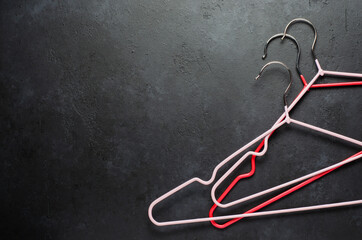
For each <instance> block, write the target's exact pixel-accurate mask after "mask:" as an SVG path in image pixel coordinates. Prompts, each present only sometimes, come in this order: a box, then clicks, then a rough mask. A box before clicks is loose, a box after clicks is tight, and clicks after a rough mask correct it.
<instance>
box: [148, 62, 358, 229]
mask: <svg viewBox="0 0 362 240" xmlns="http://www.w3.org/2000/svg"><path fill="white" fill-rule="evenodd" d="M274 63H279V64H282V65H284V64H283V63H280V62H274ZM284 66H285V65H284ZM264 68H265V67H264ZM264 68H263V69H264ZM288 70H289V69H288ZM289 72H290V70H289ZM316 80H317V77H315V78H314V79H312V81H311V82H310V83H309V84H308V85H307V86H306V87H305V88H304V89H303V90H302V92H301V93H300V94H299V96H298V97H297V98H296V99H295V100H294V101H293V102H292V104H291V105H290V106H289V107H287V106H286V104H285V112H284V113H283V114H282V116H281V117H280V118H279V119H278V121H277V123H276V124H274V126H273V127H272V128H271V129H269V130H268V131H266V132H265V133H264V134H262V135H260V136H259V137H257V138H256V139H254V140H253V141H251V142H250V143H248V144H247V145H245V146H244V147H242V148H240V149H239V150H237V151H236V152H235V153H233V154H232V155H230V156H229V157H228V158H226V159H225V160H223V161H222V162H221V163H219V164H218V165H217V166H216V167H215V169H214V171H213V174H212V176H211V178H210V179H209V180H206V181H205V180H202V179H200V178H197V177H195V178H192V179H190V180H188V181H186V182H185V183H183V184H181V185H179V186H178V187H176V188H174V189H172V190H171V191H169V192H167V193H165V194H164V195H162V196H161V197H159V198H157V199H156V200H154V201H153V202H152V203H151V205H150V206H149V209H148V215H149V218H150V220H151V221H152V222H153V223H154V224H155V225H157V226H167V225H175V224H185V223H196V222H204V221H211V220H222V219H231V218H235V217H242V216H243V217H245V216H249V217H250V216H253V215H255V216H261V215H262V214H265V215H270V214H271V213H270V212H269V213H267V212H264V213H262V212H259V213H252V214H246V215H243V214H241V215H228V216H221V217H212V218H197V219H187V220H178V221H167V222H158V221H156V220H155V219H154V218H153V215H152V210H153V208H154V207H155V206H156V205H157V204H158V203H159V202H161V201H163V200H164V199H166V198H168V197H169V196H171V195H173V194H174V193H176V192H178V191H180V190H181V189H183V188H184V187H186V186H188V185H190V184H191V183H193V182H199V183H200V184H203V185H209V184H211V183H212V182H213V181H214V180H215V177H216V173H217V171H218V170H219V169H220V168H221V167H222V166H223V165H224V164H226V163H227V162H228V161H230V160H231V159H233V158H234V157H235V156H237V155H238V154H240V153H241V152H242V151H244V150H246V149H247V148H249V147H250V146H252V145H253V144H254V143H256V142H258V141H259V140H260V139H262V138H264V137H265V136H267V135H268V134H270V133H271V132H272V131H274V130H275V129H277V128H278V127H280V126H282V125H283V124H285V123H290V122H293V123H296V124H298V125H301V126H304V127H307V128H311V129H313V130H316V131H320V132H323V133H326V134H329V135H332V136H335V137H338V138H342V139H344V140H346V141H350V142H353V143H356V144H358V145H359V146H362V142H360V141H358V140H355V139H351V138H348V137H345V136H343V135H340V134H336V133H333V132H331V131H328V130H324V129H321V128H318V127H315V126H312V125H309V124H305V123H302V122H299V121H297V120H293V119H290V117H289V114H288V112H289V111H290V110H291V109H292V108H293V107H294V106H295V105H296V104H297V103H298V101H299V100H300V99H301V98H302V97H303V96H304V94H305V93H306V92H307V91H308V89H309V88H310V86H311V85H312V84H313V83H314V82H315V81H316ZM289 87H290V85H289V86H288V88H287V90H288V89H289ZM284 100H285V103H286V99H285V98H284ZM284 117H286V118H285V119H284ZM283 119H284V120H283ZM281 120H283V121H281ZM280 121H281V122H280ZM266 140H267V139H266ZM267 145H268V142H267V141H265V147H264V149H263V151H262V152H260V153H256V152H248V153H247V154H249V155H250V154H253V155H257V156H260V155H262V154H264V153H265V152H266V149H267ZM244 156H245V155H244ZM360 157H362V156H356V157H354V158H351V160H350V161H353V160H356V159H358V158H360ZM244 159H245V158H241V159H239V160H238V162H236V163H235V164H234V165H233V167H232V168H231V169H229V171H228V172H227V173H225V174H224V176H226V175H227V174H230V173H231V172H232V171H233V170H234V169H235V168H236V167H237V166H238V165H239V164H241V162H242V161H243V160H244ZM350 161H343V162H340V163H338V164H335V165H332V166H330V167H329V168H330V169H331V168H334V167H337V166H342V165H344V164H346V163H348V162H350ZM327 170H329V169H322V170H320V171H327ZM319 173H320V172H315V173H312V174H315V175H317V174H319ZM224 176H223V177H224ZM313 176H314V175H313ZM309 177H310V176H309ZM300 181H302V180H300ZM218 182H219V183H220V182H221V181H218ZM215 185H216V184H215ZM213 200H214V202H215V204H217V205H219V206H220V204H219V203H218V202H217V201H216V199H215V198H214V199H213ZM237 201H239V200H237ZM360 203H362V201H360V200H357V201H350V202H344V203H336V204H334V205H333V204H332V205H331V204H328V205H319V206H310V207H304V208H298V209H284V210H278V211H282V212H280V213H283V212H286V211H289V212H293V211H305V210H308V209H309V210H312V209H316V208H318V207H319V208H327V207H337V206H347V205H354V204H360ZM235 204H237V203H235ZM221 207H223V206H221ZM303 209H304V210H303ZM274 214H276V212H275V213H274Z"/></svg>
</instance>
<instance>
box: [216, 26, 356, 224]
mask: <svg viewBox="0 0 362 240" xmlns="http://www.w3.org/2000/svg"><path fill="white" fill-rule="evenodd" d="M312 27H313V29H315V28H314V26H312ZM284 34H285V32H284V33H281V34H276V35H274V36H272V37H271V38H270V39H269V40H268V41H267V43H266V44H265V46H264V55H263V57H262V59H263V60H264V59H265V58H266V57H267V54H268V52H267V49H268V46H269V44H270V43H271V42H272V41H273V40H275V39H276V38H279V37H283V38H284V37H287V38H289V39H291V40H292V41H293V42H294V43H295V44H296V47H297V50H298V51H297V59H296V70H297V72H298V75H299V76H300V78H301V80H302V83H303V85H304V86H305V85H306V81H305V78H304V76H303V74H302V73H301V71H300V69H299V60H300V47H299V44H298V42H297V40H296V39H295V38H294V37H293V36H291V35H288V34H286V35H285V36H284ZM316 40H317V34H316V31H315V39H314V42H313V46H312V54H313V56H315V54H314V51H313V49H314V46H315V42H316ZM341 84H345V83H341ZM314 85H315V84H314ZM357 85H358V84H357ZM312 86H313V85H312ZM334 86H337V85H333V87H334ZM343 86H345V85H343ZM349 86H350V85H349ZM321 87H331V86H330V85H329V84H326V85H323V84H322V85H318V88H321ZM272 134H273V133H271V134H270V135H269V136H267V137H266V138H269V137H270V136H271V135H272ZM263 146H264V140H263V141H262V142H261V143H260V144H259V146H258V147H257V149H256V150H255V152H259V151H260V150H261V148H262V147H263ZM255 159H256V156H255V155H253V156H252V158H251V170H250V171H249V172H248V173H244V174H241V175H239V176H237V177H236V178H235V179H234V180H233V181H232V182H231V183H230V185H229V186H228V187H227V188H226V189H225V191H224V192H223V193H222V194H221V195H220V197H219V198H218V202H221V201H222V200H223V199H224V198H225V197H226V196H227V195H228V193H229V192H230V191H231V189H233V188H234V186H235V185H236V184H237V183H238V182H239V181H240V180H242V179H245V178H249V177H251V176H253V175H254V173H255ZM335 169H337V168H335ZM335 169H332V170H329V171H327V172H325V173H321V174H319V175H317V176H315V177H312V178H311V179H308V180H305V181H304V182H303V183H300V184H298V185H297V186H295V187H292V188H291V189H288V190H286V191H284V192H283V193H281V194H279V195H278V196H276V197H273V198H271V199H269V200H267V201H265V202H263V203H261V204H259V205H258V206H256V207H254V208H252V209H250V210H248V211H246V212H245V213H251V212H255V211H257V210H259V209H261V208H264V207H266V206H267V205H269V204H271V203H273V202H275V201H277V200H279V199H281V198H283V197H285V196H287V195H289V194H291V193H292V192H294V191H296V190H299V189H300V188H302V187H304V186H306V185H308V184H310V183H312V182H314V181H315V180H317V179H319V178H321V177H322V176H324V175H326V174H328V173H330V172H332V171H333V170H335ZM216 208H217V205H216V204H214V205H213V206H212V207H211V208H210V211H209V217H213V213H214V211H215V209H216ZM241 219H242V218H235V219H232V220H230V221H228V222H226V223H223V224H219V223H217V222H215V221H211V224H212V225H213V226H214V227H216V228H220V229H223V228H226V227H228V226H230V225H232V224H233V223H235V222H237V221H239V220H241Z"/></svg>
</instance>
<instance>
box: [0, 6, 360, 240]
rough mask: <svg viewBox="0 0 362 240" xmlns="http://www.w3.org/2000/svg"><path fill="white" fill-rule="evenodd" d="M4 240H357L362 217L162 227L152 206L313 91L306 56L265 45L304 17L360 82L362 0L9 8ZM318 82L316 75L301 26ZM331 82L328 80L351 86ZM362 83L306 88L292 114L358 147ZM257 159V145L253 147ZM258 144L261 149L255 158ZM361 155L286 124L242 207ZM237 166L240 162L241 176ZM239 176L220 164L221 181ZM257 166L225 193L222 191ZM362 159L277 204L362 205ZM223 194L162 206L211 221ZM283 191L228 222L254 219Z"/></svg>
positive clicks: (164, 211) (335, 63) (175, 215)
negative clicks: (301, 77) (306, 84)
mask: <svg viewBox="0 0 362 240" xmlns="http://www.w3.org/2000/svg"><path fill="white" fill-rule="evenodd" d="M0 6H1V24H0V31H1V34H0V48H1V50H0V52H1V62H0V66H1V67H0V79H1V81H0V99H1V115H0V126H1V127H0V129H1V134H0V136H1V137H0V139H1V161H0V170H1V174H0V182H1V184H0V196H1V197H0V206H1V217H2V220H3V221H2V222H3V223H2V224H1V227H0V232H1V235H3V237H1V239H67V240H68V239H176V240H177V239H360V238H361V235H362V208H361V207H360V206H357V207H345V208H340V209H334V210H323V211H315V212H309V213H298V214H288V215H281V216H269V217H258V218H250V219H243V220H241V221H239V222H237V223H236V224H234V225H232V226H231V227H229V228H227V229H224V230H219V229H216V228H214V227H213V226H212V225H211V224H210V223H208V222H206V223H199V224H194V225H192V224H191V225H180V226H171V227H157V226H155V225H153V224H152V223H151V222H150V220H149V219H148V216H147V209H148V206H149V204H150V203H151V202H152V201H153V200H155V199H156V198H157V197H159V196H161V195H162V194H164V193H165V192H167V191H169V190H170V189H172V188H174V187H176V186H177V185H179V184H181V183H183V182H184V181H186V180H188V179H190V178H192V177H195V176H198V177H200V178H202V179H209V178H210V177H211V173H212V171H213V169H214V167H215V166H216V165H217V164H218V163H219V162H221V161H222V160H223V159H224V158H226V157H227V156H228V155H229V154H231V153H233V152H234V151H235V150H237V149H238V148H240V147H241V146H243V145H245V144H246V143H248V142H249V141H251V140H252V139H254V138H255V137H257V136H258V135H260V134H261V133H263V132H264V131H266V130H267V129H269V128H270V127H271V126H272V124H273V123H274V122H275V121H276V120H277V119H278V117H279V116H280V115H281V114H282V113H283V101H282V96H283V92H284V90H285V88H286V86H287V84H288V75H287V73H286V71H285V70H284V69H283V68H282V67H280V66H270V67H269V68H268V69H267V70H266V71H265V73H264V74H263V75H262V77H261V78H260V79H259V80H258V81H254V78H255V76H256V75H257V74H258V72H259V70H260V68H261V67H262V66H263V65H264V64H265V63H266V62H267V61H268V60H269V61H271V60H280V61H283V62H285V63H286V64H287V65H288V66H289V67H290V68H291V69H292V72H293V79H294V83H293V85H292V89H291V92H290V93H289V95H288V102H289V103H290V102H291V101H292V100H293V99H294V98H295V97H296V96H297V94H298V93H299V91H301V89H302V83H301V81H300V80H299V79H298V78H297V74H296V71H295V57H296V54H297V52H296V47H295V45H294V44H293V43H292V42H290V41H289V40H285V41H283V42H281V41H280V40H275V41H273V42H272V43H271V45H270V48H269V52H268V57H267V59H266V60H265V61H263V60H262V59H261V56H262V54H263V46H264V44H265V42H266V41H267V39H269V37H271V36H272V35H274V34H276V33H280V32H282V31H283V29H284V27H285V26H286V24H287V23H288V22H289V21H290V20H292V19H293V18H296V17H304V18H307V19H309V20H310V21H312V22H313V23H314V25H315V26H316V28H317V30H318V42H317V45H316V54H317V56H318V59H319V61H320V63H321V65H322V67H323V68H324V69H327V70H337V71H348V72H362V63H361V61H362V58H361V56H362V46H361V39H362V38H361V37H362V26H361V24H362V13H361V8H362V2H361V1H360V0H349V1H330V0H323V1H317V0H309V1H307V0H293V1H290V0H288V1H287V0H283V1H276V0H264V1H261V0H260V1H244V0H241V1H235V0H231V1H224V0H211V1H206V0H185V1H168V0H154V1H147V0H132V1H131V0H128V1H119V0H117V1H116V0H104V1H99V0H79V1H69V0H64V1H55V0H39V1H35V0H31V1H29V0H28V1H25V0H23V1H20V0H13V1H1V3H0ZM288 33H290V34H292V35H293V36H295V37H296V38H297V40H298V41H299V44H300V46H301V52H302V54H301V65H300V67H301V70H302V73H303V74H304V76H305V77H306V79H307V81H310V80H311V78H312V77H313V76H314V74H315V73H316V67H315V64H314V62H313V59H312V56H311V52H310V48H311V44H312V40H313V31H312V30H311V28H310V27H308V26H307V25H304V24H298V25H293V26H292V27H291V28H290V31H288ZM355 80H356V79H354V80H353V79H345V78H330V77H324V78H321V79H319V80H318V82H319V83H326V82H340V81H355ZM361 91H362V89H361V87H343V88H333V89H332V88H329V89H313V90H310V91H309V92H308V93H307V94H306V95H305V97H303V99H302V100H301V101H300V103H298V105H297V106H296V107H295V109H293V111H292V112H291V117H293V118H295V119H298V120H300V121H304V122H307V123H310V124H314V125H316V126H319V127H323V128H326V129H329V130H332V131H336V132H338V133H341V134H344V135H346V136H349V137H353V138H356V139H362V128H361V122H362V104H361V103H362V95H361ZM251 149H255V146H253V148H251ZM251 149H250V150H251ZM359 150H361V148H360V147H358V146H355V145H353V144H350V143H346V142H344V141H341V140H336V139H334V138H332V137H328V136H325V135H323V134H320V133H316V132H314V131H312V130H308V129H304V128H302V127H298V126H296V125H287V126H283V127H281V128H280V129H279V130H278V131H277V132H276V133H275V134H274V135H273V137H272V138H271V139H270V145H269V149H268V151H267V153H266V154H265V155H264V156H263V157H258V158H257V160H256V173H255V174H254V176H253V177H251V178H248V179H246V180H243V181H241V182H240V183H239V184H238V185H237V186H236V187H235V188H234V190H233V191H232V192H231V194H230V195H229V196H227V198H226V199H225V202H230V201H232V200H236V199H237V198H240V197H243V196H247V195H249V194H252V193H255V192H257V191H261V190H264V189H266V188H268V187H272V186H275V185H277V184H280V183H282V182H285V181H288V180H291V179H294V178H297V177H299V176H302V175H305V174H307V173H310V172H312V171H315V170H318V169H320V168H323V167H326V166H329V165H330V164H333V163H336V162H338V161H341V160H343V159H345V158H347V157H348V156H350V155H352V154H354V153H356V152H357V151H359ZM235 161H236V159H234V160H232V161H231V163H230V164H227V167H230V166H231V164H232V163H234V162H235ZM226 170H227V168H226V167H224V168H222V169H221V170H220V172H219V173H218V175H217V177H220V176H221V174H222V173H224V172H225V171H226ZM248 171H250V159H249V158H248V159H247V160H246V161H245V162H244V163H243V164H241V165H240V166H239V167H238V168H237V169H236V170H235V172H234V173H233V174H232V175H231V176H230V177H229V178H227V179H226V180H225V182H224V183H223V184H221V186H220V189H219V190H218V191H217V195H219V194H221V192H222V191H223V190H224V189H225V188H226V186H227V185H228V184H229V183H230V182H231V181H232V180H233V178H234V177H236V176H237V175H239V174H242V173H246V172H248ZM361 171H362V165H361V164H360V163H358V162H355V163H351V164H348V165H346V166H344V167H342V168H340V169H338V170H336V171H335V172H333V173H330V174H329V175H327V176H325V177H323V178H322V179H319V180H318V181H316V182H314V183H312V184H311V185H309V186H307V187H305V188H304V189H301V190H299V191H297V192H295V193H293V194H291V195H290V196H288V197H286V198H284V199H282V200H280V201H278V202H276V203H274V204H272V205H270V206H268V207H266V208H265V209H264V210H274V209H280V208H289V207H301V206H307V205H315V204H324V203H332V202H339V201H348V200H356V199H361V198H362V181H361V180H362V179H361V174H360V173H361ZM210 190H211V186H201V185H199V184H193V185H191V186H190V187H188V188H187V189H185V190H183V191H181V192H179V193H177V194H175V195H174V196H172V197H170V198H169V199H167V200H165V201H164V202H162V203H160V204H159V205H157V206H156V207H155V209H154V212H153V213H154V216H155V218H156V219H157V220H158V221H167V220H177V219H188V218H196V217H207V216H208V212H209V209H210V207H211V206H212V201H211V200H210ZM272 196H274V195H268V196H266V197H261V198H258V199H256V200H252V201H250V202H247V203H244V204H240V205H238V206H235V207H233V208H231V209H221V210H220V209H217V210H216V212H215V215H216V216H220V215H224V214H236V213H242V212H244V211H246V210H248V209H250V208H251V207H253V206H255V205H256V204H258V203H260V202H262V201H265V200H267V199H269V198H270V197H272Z"/></svg>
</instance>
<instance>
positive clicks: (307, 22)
mask: <svg viewBox="0 0 362 240" xmlns="http://www.w3.org/2000/svg"><path fill="white" fill-rule="evenodd" d="M297 22H303V23H306V24H308V25H309V26H311V27H312V28H313V30H314V40H313V44H312V55H313V58H314V60H315V59H317V57H316V55H315V53H314V47H315V44H316V42H317V36H318V35H317V29H316V28H315V27H314V25H313V23H311V22H310V21H309V20H307V19H305V18H295V19H293V20H292V21H290V22H289V23H288V25H287V26H286V27H285V29H284V35H283V37H282V40H283V39H284V37H285V36H286V34H287V30H288V28H289V27H290V26H291V25H293V24H294V23H297Z"/></svg>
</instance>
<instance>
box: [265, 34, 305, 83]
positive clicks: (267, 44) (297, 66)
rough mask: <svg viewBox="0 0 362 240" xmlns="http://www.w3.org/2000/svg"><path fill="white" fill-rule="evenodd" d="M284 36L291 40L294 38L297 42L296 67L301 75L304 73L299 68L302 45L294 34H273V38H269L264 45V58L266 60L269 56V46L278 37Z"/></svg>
mask: <svg viewBox="0 0 362 240" xmlns="http://www.w3.org/2000/svg"><path fill="white" fill-rule="evenodd" d="M284 37H286V38H289V39H290V40H292V41H293V42H294V43H295V45H296V47H297V59H296V64H295V65H296V66H295V67H296V69H297V72H298V74H299V76H300V75H302V73H301V71H300V69H299V60H300V46H299V43H298V41H297V39H295V38H294V37H293V36H292V35H289V34H285V36H284V33H278V34H275V35H274V36H272V37H271V38H269V40H268V41H267V42H266V44H265V45H264V55H263V57H262V58H263V60H264V59H265V58H266V57H267V55H268V46H269V44H270V43H271V42H272V41H273V40H274V39H276V38H284Z"/></svg>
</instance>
